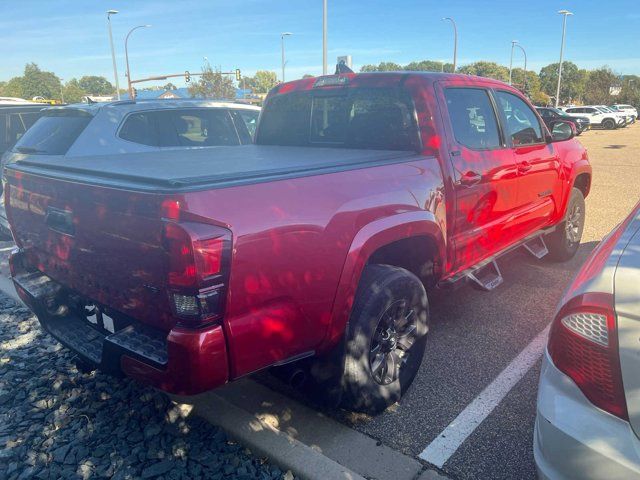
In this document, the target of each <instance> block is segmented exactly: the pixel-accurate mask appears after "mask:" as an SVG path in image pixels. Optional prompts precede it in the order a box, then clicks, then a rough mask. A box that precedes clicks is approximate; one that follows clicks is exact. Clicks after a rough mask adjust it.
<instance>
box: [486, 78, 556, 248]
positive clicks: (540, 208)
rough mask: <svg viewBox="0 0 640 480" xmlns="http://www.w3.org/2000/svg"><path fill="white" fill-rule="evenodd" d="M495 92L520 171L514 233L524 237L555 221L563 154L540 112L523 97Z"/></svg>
mask: <svg viewBox="0 0 640 480" xmlns="http://www.w3.org/2000/svg"><path fill="white" fill-rule="evenodd" d="M493 94H494V96H495V99H496V105H497V106H498V111H499V114H500V115H501V117H502V123H503V125H504V128H503V130H504V132H505V136H506V140H507V144H508V145H510V146H511V148H512V149H513V150H512V151H513V157H514V161H515V164H516V166H517V170H518V196H517V208H518V211H517V214H516V215H515V216H514V218H513V220H512V221H513V223H514V225H513V228H514V233H515V234H516V235H518V236H520V237H524V236H526V235H528V234H530V233H533V232H535V231H537V230H539V229H541V228H544V227H546V226H548V225H549V224H550V223H551V221H552V217H553V216H554V213H555V211H556V207H557V205H558V200H559V199H560V198H561V195H562V183H561V182H560V157H559V156H558V154H557V153H556V151H555V149H554V146H553V144H552V143H547V139H546V131H545V127H544V126H543V125H542V122H541V121H540V119H539V117H538V115H536V114H535V112H534V111H533V109H532V108H531V107H530V106H529V105H528V103H527V102H526V101H525V100H524V99H523V98H521V97H520V96H519V95H516V94H515V93H513V92H508V91H506V90H494V91H493Z"/></svg>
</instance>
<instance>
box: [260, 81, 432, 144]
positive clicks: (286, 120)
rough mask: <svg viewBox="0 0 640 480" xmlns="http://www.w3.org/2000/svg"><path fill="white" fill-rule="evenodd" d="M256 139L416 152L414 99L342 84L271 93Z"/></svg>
mask: <svg viewBox="0 0 640 480" xmlns="http://www.w3.org/2000/svg"><path fill="white" fill-rule="evenodd" d="M256 143H259V144H264V145H291V146H296V145H297V146H317V147H341V148H362V149H377V150H418V149H419V148H420V144H419V137H418V130H417V127H416V121H415V115H414V107H413V102H412V101H411V97H410V96H409V94H408V93H407V92H405V91H403V90H400V89H393V88H347V89H341V90H339V91H336V90H324V91H322V90H318V91H313V90H312V91H305V92H292V93H289V94H283V95H275V96H273V97H271V98H270V99H269V101H268V105H267V106H266V107H265V109H264V110H263V112H262V118H261V120H260V128H259V129H258V136H257V139H256Z"/></svg>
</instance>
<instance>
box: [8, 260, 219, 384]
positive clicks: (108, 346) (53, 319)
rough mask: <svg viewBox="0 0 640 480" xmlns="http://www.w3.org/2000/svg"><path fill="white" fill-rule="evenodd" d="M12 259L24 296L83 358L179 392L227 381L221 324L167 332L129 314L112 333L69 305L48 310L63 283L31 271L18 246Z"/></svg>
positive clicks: (40, 317) (48, 327)
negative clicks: (125, 322)
mask: <svg viewBox="0 0 640 480" xmlns="http://www.w3.org/2000/svg"><path fill="white" fill-rule="evenodd" d="M10 265H11V274H12V278H13V283H14V285H15V288H16V291H17V293H18V295H19V296H20V298H21V299H22V301H24V302H25V303H26V304H27V306H28V307H29V308H30V309H31V310H32V311H33V312H34V313H35V314H36V315H37V317H38V320H39V321H40V324H41V325H42V327H43V328H44V329H45V330H46V331H47V332H48V333H50V334H51V335H52V336H53V337H54V338H56V339H57V340H58V341H59V342H60V343H62V344H63V345H64V346H66V347H67V348H69V349H70V350H72V351H73V352H74V353H76V354H77V355H78V357H80V358H81V359H82V360H83V361H85V362H87V363H89V364H92V365H93V366H95V367H97V368H99V369H100V370H103V371H105V372H107V373H112V374H125V375H127V376H129V377H132V378H134V379H136V380H138V381H140V382H141V383H145V384H148V385H152V386H154V387H156V388H159V389H160V390H164V391H166V392H169V393H174V394H177V395H195V394H197V393H201V392H204V391H207V390H212V389H214V388H216V387H219V386H221V385H223V384H225V383H226V382H227V381H228V378H229V368H228V363H227V358H228V357H227V351H226V342H225V338H224V332H223V330H222V327H221V326H219V325H215V326H211V327H207V328H204V329H200V330H194V329H187V328H182V327H174V328H173V329H171V330H170V331H169V333H167V332H163V331H161V330H158V329H155V328H152V327H149V326H146V325H143V324H140V323H139V322H135V321H133V320H132V321H131V322H130V323H129V324H128V325H127V326H126V327H124V328H120V329H119V330H117V331H115V332H114V333H110V332H108V331H105V330H104V329H100V328H97V327H96V326H93V325H92V324H91V323H90V322H89V321H87V320H86V319H85V318H83V317H81V316H80V315H78V314H75V313H73V311H72V310H69V312H67V313H66V314H64V315H59V314H55V313H52V302H53V300H54V299H55V298H62V297H64V288H63V287H62V286H61V285H60V284H57V283H56V282H55V281H53V280H52V279H51V278H50V277H48V276H47V275H45V274H43V273H41V272H39V271H29V270H28V268H27V267H26V266H25V264H24V254H23V253H22V252H20V251H17V252H15V253H13V254H12V256H11V259H10ZM54 306H57V305H54Z"/></svg>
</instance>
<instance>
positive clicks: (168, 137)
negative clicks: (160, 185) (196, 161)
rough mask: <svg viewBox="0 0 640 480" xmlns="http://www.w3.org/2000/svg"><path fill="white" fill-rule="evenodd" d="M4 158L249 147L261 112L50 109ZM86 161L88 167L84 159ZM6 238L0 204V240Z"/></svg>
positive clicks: (173, 107)
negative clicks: (221, 146)
mask: <svg viewBox="0 0 640 480" xmlns="http://www.w3.org/2000/svg"><path fill="white" fill-rule="evenodd" d="M41 113H42V116H41V118H39V119H38V120H37V121H36V122H35V123H34V124H33V125H32V126H31V127H30V128H29V129H28V130H27V131H26V133H24V135H22V137H20V140H18V142H17V143H16V144H15V146H13V148H11V150H9V151H7V152H6V153H5V154H4V156H3V157H2V166H4V165H6V164H7V163H9V162H13V161H15V160H18V159H19V160H28V158H29V157H30V156H37V157H38V158H39V159H42V157H43V156H53V157H56V158H59V157H61V156H62V157H91V156H95V155H114V154H119V153H137V152H150V151H158V150H167V149H185V148H208V147H215V146H219V145H244V144H248V143H252V141H253V134H254V132H255V129H256V125H257V122H258V116H259V114H260V108H259V107H255V106H252V105H245V104H239V103H228V102H217V101H208V100H138V101H120V102H109V103H94V104H75V105H67V106H63V107H51V108H47V109H46V110H44V111H43V112H41ZM88 161H90V160H89V159H88ZM2 234H4V235H3V236H5V237H6V236H7V235H10V231H9V224H8V222H7V219H6V214H5V211H4V203H3V200H0V235H2Z"/></svg>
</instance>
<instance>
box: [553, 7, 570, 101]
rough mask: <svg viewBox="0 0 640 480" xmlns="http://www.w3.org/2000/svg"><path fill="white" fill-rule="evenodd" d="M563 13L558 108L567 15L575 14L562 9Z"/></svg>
mask: <svg viewBox="0 0 640 480" xmlns="http://www.w3.org/2000/svg"><path fill="white" fill-rule="evenodd" d="M558 13H559V14H560V15H562V17H563V18H562V43H561V44H560V64H559V65H558V88H557V89H556V108H558V106H559V105H560V81H561V80H562V57H563V56H564V38H565V35H566V33H567V17H568V16H569V15H573V13H571V12H570V11H569V10H560V11H559V12H558Z"/></svg>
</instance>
